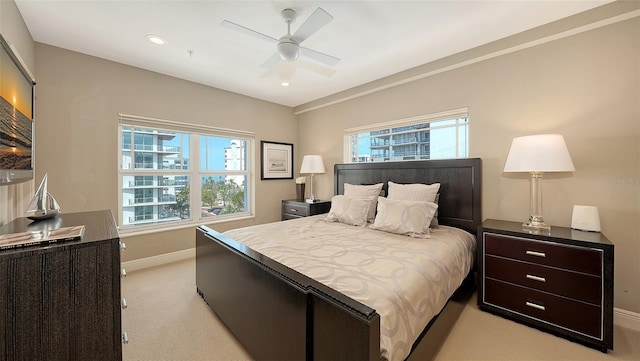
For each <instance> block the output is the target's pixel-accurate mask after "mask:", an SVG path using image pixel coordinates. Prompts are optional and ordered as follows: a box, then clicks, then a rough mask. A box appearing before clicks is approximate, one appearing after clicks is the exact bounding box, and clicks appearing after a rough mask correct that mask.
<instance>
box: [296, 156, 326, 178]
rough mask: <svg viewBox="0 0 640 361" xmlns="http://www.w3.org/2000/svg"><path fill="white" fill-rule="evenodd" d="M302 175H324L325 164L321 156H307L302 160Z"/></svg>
mask: <svg viewBox="0 0 640 361" xmlns="http://www.w3.org/2000/svg"><path fill="white" fill-rule="evenodd" d="M300 173H301V174H322V173H324V163H323V162H322V157H321V156H319V155H305V156H304V158H302V167H300Z"/></svg>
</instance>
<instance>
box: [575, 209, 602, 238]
mask: <svg viewBox="0 0 640 361" xmlns="http://www.w3.org/2000/svg"><path fill="white" fill-rule="evenodd" d="M571 228H573V229H577V230H579V231H589V232H600V213H599V212H598V207H595V206H573V215H572V217H571Z"/></svg>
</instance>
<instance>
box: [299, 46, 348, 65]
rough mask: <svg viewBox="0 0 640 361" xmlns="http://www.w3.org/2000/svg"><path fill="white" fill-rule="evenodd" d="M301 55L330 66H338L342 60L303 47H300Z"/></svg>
mask: <svg viewBox="0 0 640 361" xmlns="http://www.w3.org/2000/svg"><path fill="white" fill-rule="evenodd" d="M300 54H302V55H304V56H306V57H308V58H311V59H313V60H316V61H319V62H321V63H323V64H326V65H329V66H335V65H338V63H339V62H340V59H338V58H336V57H333V56H331V55H327V54H325V53H321V52H319V51H315V50H311V49H309V48H305V47H302V46H301V47H300Z"/></svg>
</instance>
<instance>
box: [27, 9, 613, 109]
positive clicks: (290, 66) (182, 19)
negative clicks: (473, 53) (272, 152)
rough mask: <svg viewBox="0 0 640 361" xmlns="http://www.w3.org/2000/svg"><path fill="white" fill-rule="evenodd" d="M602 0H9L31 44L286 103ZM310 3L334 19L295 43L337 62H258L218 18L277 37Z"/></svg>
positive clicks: (258, 44)
mask: <svg viewBox="0 0 640 361" xmlns="http://www.w3.org/2000/svg"><path fill="white" fill-rule="evenodd" d="M608 2H611V1H610V0H594V1H592V0H566V1H560V0H555V1H553V0H519V1H507V0H501V1H497V0H496V1H494V0H475V1H472V0H469V1H453V0H449V1H444V0H441V1H438V0H430V1H415V0H414V1H212V0H209V1H202V0H201V1H168V0H156V1H153V0H146V1H133V0H129V1H116V0H106V1H88V0H84V1H83V0H76V1H58V0H16V4H17V6H18V9H19V10H20V13H21V14H22V16H23V17H24V20H25V22H26V25H27V27H28V28H29V31H30V32H31V35H32V36H33V39H34V40H35V41H38V42H41V43H45V44H49V45H53V46H57V47H61V48H65V49H69V50H73V51H77V52H80V53H84V54H88V55H93V56H97V57H100V58H104V59H109V60H112V61H116V62H119V63H124V64H128V65H132V66H136V67H139V68H143V69H148V70H151V71H155V72H158V73H162V74H167V75H171V76H174V77H177V78H181V79H186V80H190V81H193V82H197V83H201V84H205V85H209V86H212V87H216V88H220V89H225V90H229V91H232V92H236V93H240V94H245V95H248V96H251V97H255V98H259V99H264V100H267V101H270V102H274V103H278V104H282V105H286V106H291V107H294V106H298V105H301V104H305V103H307V102H310V101H313V100H316V99H319V98H322V97H325V96H328V95H331V94H334V93H337V92H340V91H343V90H346V89H349V88H352V87H354V86H357V85H361V84H364V83H367V82H370V81H373V80H376V79H380V78H382V77H385V76H388V75H391V74H395V73H398V72H400V71H403V70H406V69H410V68H413V67H415V66H418V65H422V64H425V63H428V62H431V61H433V60H437V59H439V58H443V57H445V56H448V55H451V54H455V53H458V52H460V51H464V50H467V49H470V48H473V47H476V46H479V45H482V44H486V43H488V42H491V41H494V40H498V39H501V38H504V37H507V36H509V35H513V34H516V33H519V32H522V31H525V30H527V29H531V28H533V27H536V26H540V25H543V24H546V23H549V22H552V21H555V20H558V19H561V18H564V17H567V16H570V15H573V14H576V13H579V12H583V11H586V10H588V9H591V8H594V7H597V6H600V5H602V4H605V3H608ZM318 7H322V8H323V9H324V10H326V11H327V12H328V13H330V14H331V15H332V16H333V17H334V20H333V21H331V22H330V23H329V24H327V25H326V26H325V27H323V28H322V29H320V30H319V31H318V32H316V33H315V34H313V35H312V36H311V37H309V38H308V39H307V40H306V41H304V42H303V43H302V44H301V45H302V46H305V47H308V48H311V49H313V50H317V51H320V52H324V53H327V54H329V55H332V56H335V57H337V58H340V59H341V62H340V63H339V64H338V65H337V66H335V67H328V66H325V65H322V64H320V63H317V62H315V61H313V60H310V59H307V58H304V57H300V58H299V59H298V60H297V61H295V62H284V61H280V62H279V63H278V64H276V66H275V67H273V68H271V69H264V68H261V65H262V64H263V63H264V62H265V61H266V60H267V59H268V58H269V57H270V56H271V55H272V54H273V53H274V52H275V45H274V44H271V43H269V42H266V41H263V40H261V39H258V38H254V37H251V36H248V35H246V34H243V33H240V32H236V31H233V30H230V29H227V28H224V27H222V26H221V25H220V24H221V22H222V21H223V20H229V21H231V22H234V23H237V24H240V25H244V26H246V27H248V28H251V29H253V30H256V31H258V32H261V33H264V34H267V35H269V36H271V37H273V38H279V37H280V36H282V35H284V34H286V24H285V22H284V20H282V18H281V16H280V11H281V10H282V9H284V8H292V9H294V10H295V11H297V12H298V20H297V21H296V22H295V23H294V24H293V25H292V27H291V32H292V33H293V32H295V30H296V29H297V28H298V27H299V26H300V25H302V23H304V21H305V20H306V19H307V18H308V17H309V16H310V15H311V13H312V12H313V11H314V10H315V9H316V8H318ZM147 34H156V35H159V36H162V37H163V38H164V39H166V40H167V44H166V45H164V46H158V45H154V44H152V43H150V42H148V41H147V40H146V38H145V35H147ZM190 52H191V54H190ZM36 80H37V79H36ZM283 81H287V82H289V83H291V86H289V87H282V86H281V85H280V83H281V82H283Z"/></svg>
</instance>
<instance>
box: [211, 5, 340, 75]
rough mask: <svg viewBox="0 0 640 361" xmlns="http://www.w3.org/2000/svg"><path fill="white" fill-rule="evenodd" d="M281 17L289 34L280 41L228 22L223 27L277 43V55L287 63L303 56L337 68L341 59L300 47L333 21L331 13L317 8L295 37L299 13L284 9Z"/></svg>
mask: <svg viewBox="0 0 640 361" xmlns="http://www.w3.org/2000/svg"><path fill="white" fill-rule="evenodd" d="M280 15H281V16H282V18H283V19H284V21H285V22H286V23H287V34H285V35H283V36H282V37H280V39H275V38H273V37H271V36H268V35H265V34H262V33H259V32H257V31H255V30H252V29H249V28H247V27H245V26H242V25H238V24H236V23H232V22H230V21H227V20H224V21H223V22H222V26H224V27H226V28H229V29H232V30H236V31H239V32H242V33H245V34H247V35H251V36H253V37H256V38H259V39H263V40H266V41H269V42H272V43H276V53H277V54H278V55H279V57H280V59H282V60H285V61H295V60H297V59H298V58H299V57H300V54H302V55H303V56H305V57H308V58H311V59H313V60H315V61H318V62H320V63H323V64H326V65H329V66H335V65H337V64H338V62H340V59H338V58H336V57H333V56H331V55H327V54H324V53H321V52H319V51H315V50H311V49H309V48H305V47H302V46H300V44H301V43H302V42H303V41H305V40H306V39H307V38H308V37H310V36H311V35H313V34H315V32H317V31H318V30H320V28H322V27H323V26H325V25H327V24H328V23H329V22H330V21H331V20H333V17H332V16H331V15H329V13H327V12H326V11H324V10H323V9H322V8H317V9H316V10H315V11H314V12H313V14H311V16H310V17H309V18H308V19H307V21H305V22H304V24H302V25H301V26H300V28H298V30H297V31H296V32H295V33H294V34H293V35H291V23H293V22H294V21H295V20H296V18H297V13H296V12H295V10H293V9H284V10H282V11H281V12H280ZM276 59H277V58H276ZM275 61H276V60H273V61H271V60H268V61H267V64H269V65H270V66H271V65H274V64H275Z"/></svg>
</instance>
